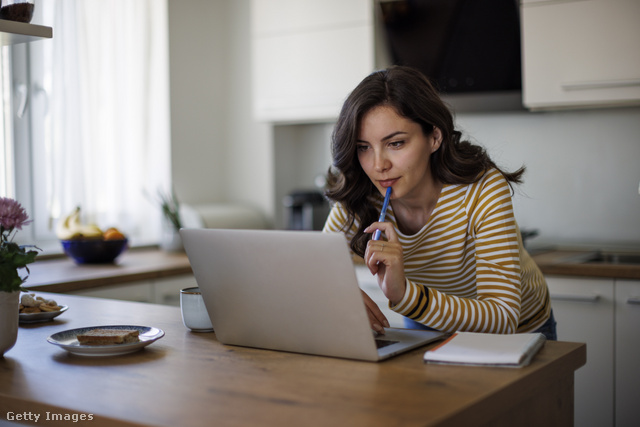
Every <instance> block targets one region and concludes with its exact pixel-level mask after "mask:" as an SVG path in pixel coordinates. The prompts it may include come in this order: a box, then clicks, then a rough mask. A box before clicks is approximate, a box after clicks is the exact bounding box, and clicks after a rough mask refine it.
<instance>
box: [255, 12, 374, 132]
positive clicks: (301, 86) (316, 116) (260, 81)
mask: <svg viewBox="0 0 640 427" xmlns="http://www.w3.org/2000/svg"><path fill="white" fill-rule="evenodd" d="M251 13H252V58H253V64H252V73H253V77H252V80H253V81H252V83H253V107H254V115H255V117H256V119H258V120H262V121H270V122H276V123H278V122H279V123H283V122H290V123H294V122H309V121H312V122H313V121H327V120H334V119H335V118H336V117H337V116H338V113H339V111H340V107H341V106H342V102H343V101H344V99H345V98H346V96H347V95H348V93H349V92H350V91H351V90H352V89H353V88H354V87H355V86H356V85H357V84H358V83H359V82H360V81H361V80H362V79H363V78H364V77H365V76H366V75H367V74H369V73H370V72H371V71H373V67H374V65H373V64H374V30H373V2H372V1H371V0H323V1H317V0H252V2H251Z"/></svg>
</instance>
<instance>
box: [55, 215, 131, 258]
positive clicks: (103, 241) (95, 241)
mask: <svg viewBox="0 0 640 427" xmlns="http://www.w3.org/2000/svg"><path fill="white" fill-rule="evenodd" d="M56 235H57V236H58V238H59V239H60V243H62V249H64V253H65V254H66V255H67V256H69V257H70V258H73V259H74V260H75V261H76V262H77V263H78V264H103V263H110V262H113V261H115V259H116V258H117V257H118V256H119V255H120V254H121V253H122V252H124V251H125V250H126V249H127V247H128V246H127V244H128V240H127V238H126V236H125V235H124V234H123V233H122V232H121V231H120V230H118V229H117V228H115V227H112V228H109V229H107V230H106V231H104V232H103V231H102V229H101V228H100V227H98V226H97V225H95V224H83V223H82V222H81V220H80V208H79V207H78V208H76V209H75V210H74V211H73V212H72V213H70V214H69V215H67V216H66V217H64V218H62V219H61V220H60V221H59V222H58V224H57V226H56Z"/></svg>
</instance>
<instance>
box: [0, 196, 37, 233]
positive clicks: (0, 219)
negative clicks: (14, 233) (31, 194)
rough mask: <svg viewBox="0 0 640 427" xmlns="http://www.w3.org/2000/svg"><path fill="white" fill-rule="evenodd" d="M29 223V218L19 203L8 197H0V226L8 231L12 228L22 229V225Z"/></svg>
mask: <svg viewBox="0 0 640 427" xmlns="http://www.w3.org/2000/svg"><path fill="white" fill-rule="evenodd" d="M30 223H31V220H29V216H28V215H27V212H26V211H25V210H24V208H23V207H22V205H21V204H20V203H18V202H16V201H15V200H13V199H9V198H8V197H0V227H2V228H3V229H4V230H9V231H11V230H13V229H14V228H17V229H18V230H22V226H23V225H28V224H30Z"/></svg>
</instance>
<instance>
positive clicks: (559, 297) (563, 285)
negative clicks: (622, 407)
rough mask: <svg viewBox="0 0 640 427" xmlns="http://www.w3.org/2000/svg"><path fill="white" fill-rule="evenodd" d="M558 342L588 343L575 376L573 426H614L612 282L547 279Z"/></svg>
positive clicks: (582, 279) (603, 280)
mask: <svg viewBox="0 0 640 427" xmlns="http://www.w3.org/2000/svg"><path fill="white" fill-rule="evenodd" d="M547 283H548V285H549V290H550V292H551V305H552V307H553V312H554V316H555V318H556V321H557V322H558V327H557V329H558V340H560V341H574V342H584V343H586V344H587V364H586V365H585V366H583V367H581V368H580V369H578V370H577V371H576V374H575V425H576V426H581V427H589V426H593V427H606V426H613V419H614V355H613V349H614V281H613V279H591V278H566V277H557V276H554V277H547Z"/></svg>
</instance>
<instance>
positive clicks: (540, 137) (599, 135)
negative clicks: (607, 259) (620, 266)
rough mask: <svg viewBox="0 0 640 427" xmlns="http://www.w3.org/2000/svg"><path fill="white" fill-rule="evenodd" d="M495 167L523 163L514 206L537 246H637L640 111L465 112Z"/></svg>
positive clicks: (462, 119)
mask: <svg viewBox="0 0 640 427" xmlns="http://www.w3.org/2000/svg"><path fill="white" fill-rule="evenodd" d="M457 124H458V126H459V127H460V128H461V130H463V132H465V134H468V135H472V136H473V137H474V138H475V140H477V142H479V143H481V144H482V145H484V146H485V147H486V148H487V149H488V151H489V153H490V154H491V155H492V157H493V158H494V160H495V161H496V163H498V164H499V165H504V166H505V167H507V168H509V169H513V170H515V169H517V168H518V167H519V166H520V165H522V164H525V165H526V166H527V172H526V174H525V176H524V179H525V182H524V184H523V185H521V186H520V187H518V191H517V193H516V197H515V202H514V203H515V209H516V216H517V219H518V223H519V224H520V226H521V227H522V228H537V229H539V230H540V233H541V234H540V236H539V237H538V238H536V240H534V241H532V243H533V242H535V243H536V244H544V243H547V242H548V243H554V244H555V243H561V244H597V245H608V244H611V245H614V246H621V245H631V246H632V245H635V246H638V245H640V195H639V194H638V185H639V184H640V109H639V108H617V109H606V110H605V109H603V110H583V111H570V112H569V111H567V112H553V113H529V112H518V113H512V114H464V115H462V114H461V115H458V116H457Z"/></svg>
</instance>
